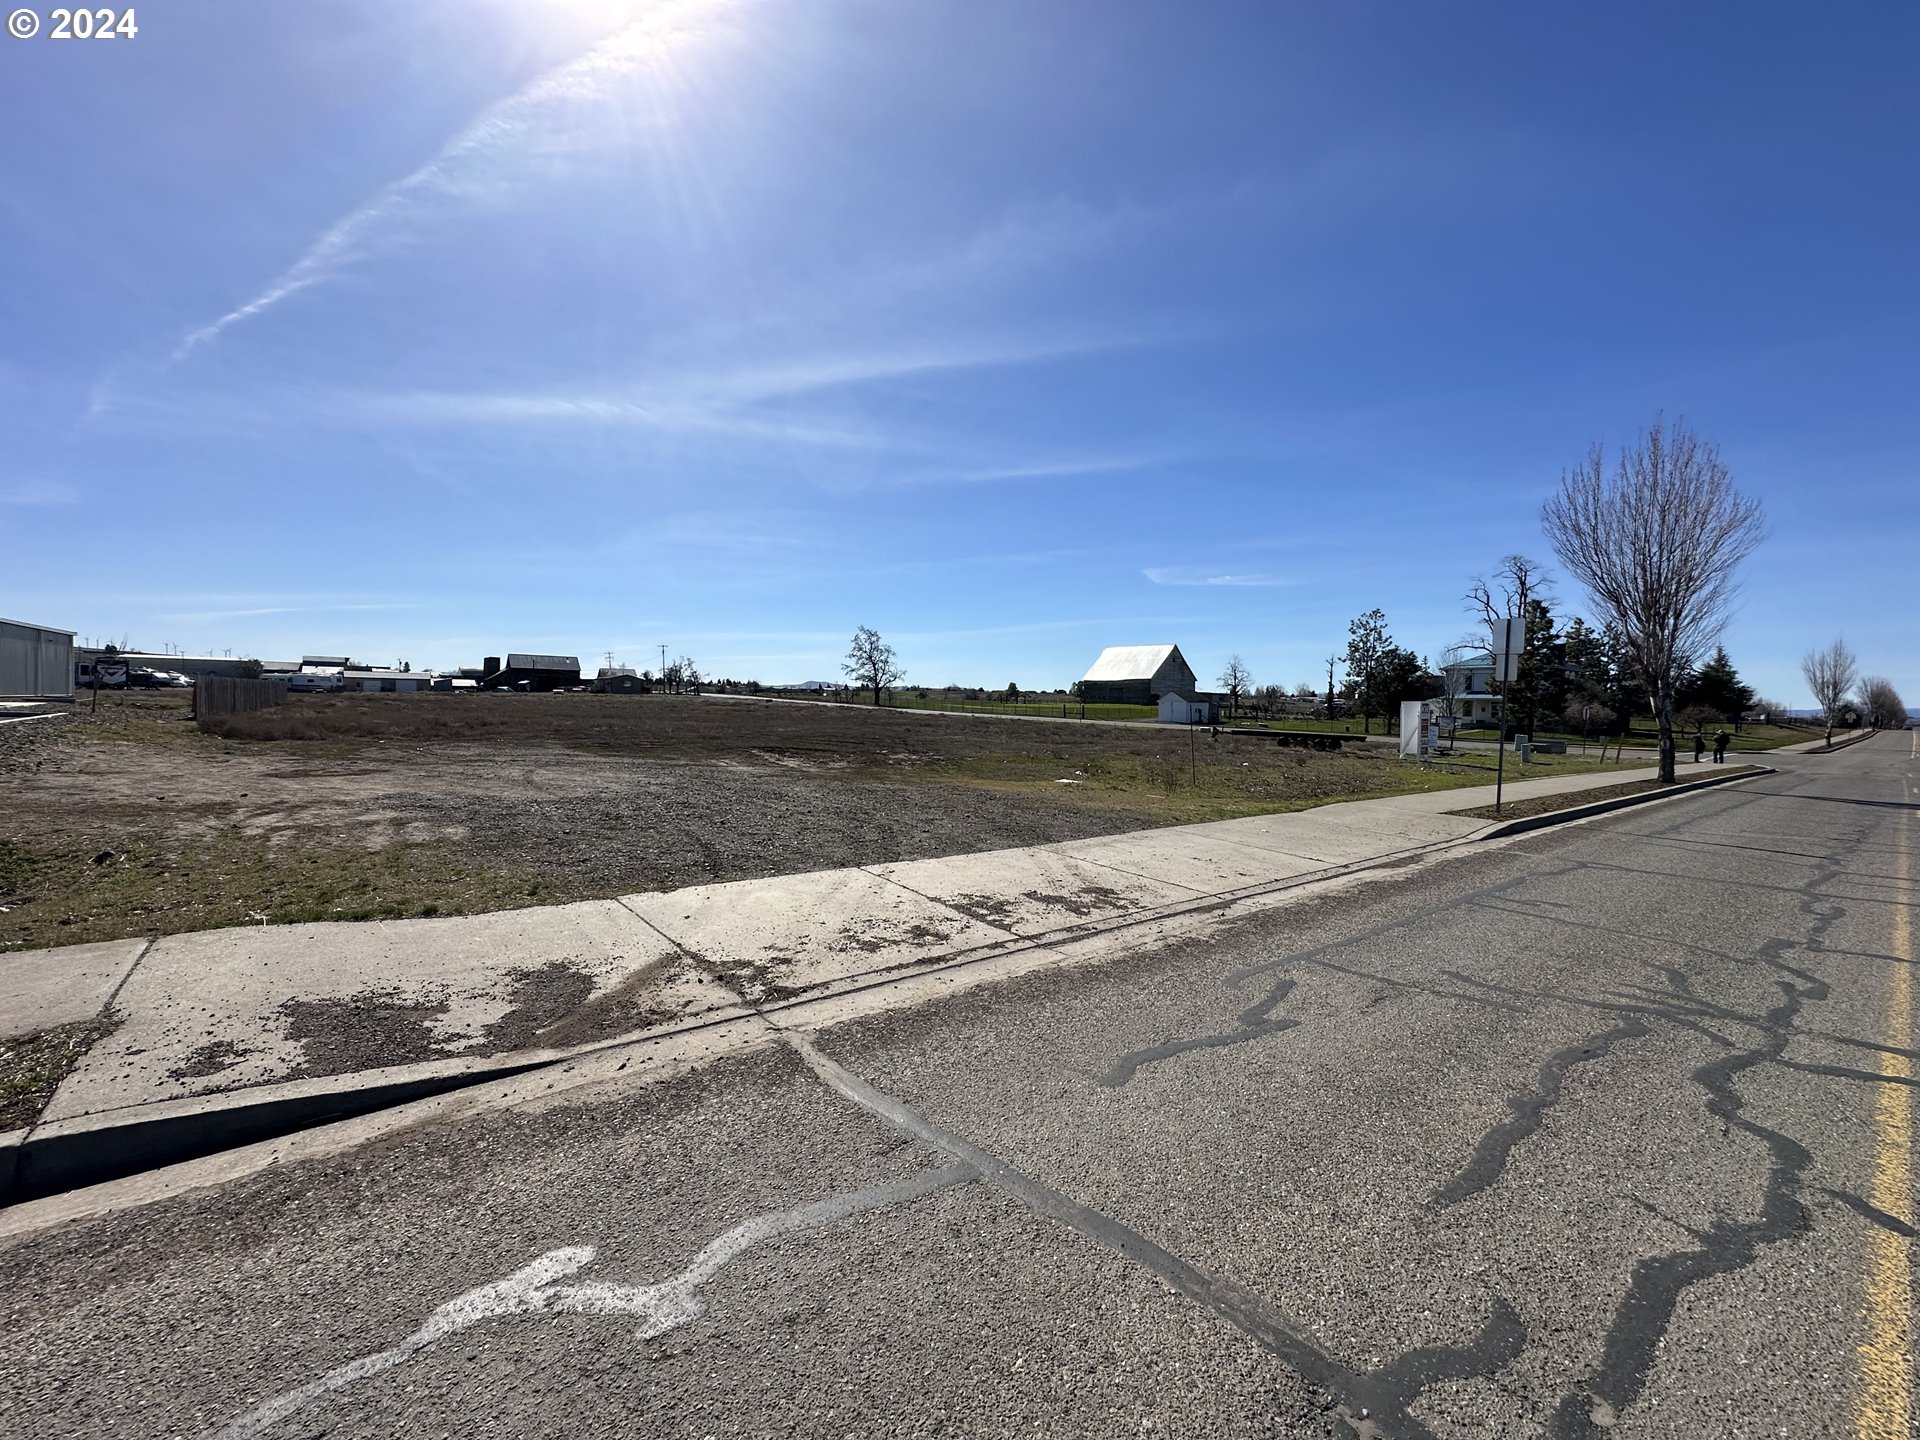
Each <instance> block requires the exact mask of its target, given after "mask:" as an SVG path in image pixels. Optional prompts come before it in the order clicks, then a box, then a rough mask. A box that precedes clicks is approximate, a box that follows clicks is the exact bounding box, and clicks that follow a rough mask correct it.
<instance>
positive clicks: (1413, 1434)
mask: <svg viewBox="0 0 1920 1440" xmlns="http://www.w3.org/2000/svg"><path fill="white" fill-rule="evenodd" d="M767 1023H768V1024H769V1025H773V1026H774V1028H775V1029H776V1030H778V1031H779V1033H780V1035H781V1037H782V1038H783V1039H785V1040H786V1041H787V1043H788V1044H790V1045H791V1046H793V1048H794V1050H795V1051H796V1052H797V1053H798V1054H799V1055H800V1057H801V1059H803V1060H804V1061H805V1062H806V1063H807V1065H808V1066H809V1068H811V1069H812V1070H813V1072H814V1074H815V1075H817V1076H819V1078H820V1079H821V1081H822V1082H823V1083H825V1084H826V1085H827V1086H828V1088H830V1089H832V1090H834V1091H835V1092H836V1093H838V1094H839V1095H841V1096H843V1097H844V1098H846V1099H847V1100H850V1101H852V1102H853V1103H854V1104H856V1105H858V1106H860V1107H861V1108H862V1109H864V1110H867V1111H869V1112H871V1113H872V1114H874V1115H877V1116H879V1117H880V1118H881V1119H882V1120H885V1121H886V1122H887V1123H888V1124H890V1125H892V1126H894V1127H895V1128H896V1129H898V1130H900V1131H902V1132H904V1133H905V1134H908V1135H910V1136H912V1137H914V1138H915V1139H917V1140H920V1141H922V1142H923V1143H925V1144H928V1145H931V1146H933V1147H934V1148H935V1149H938V1150H942V1151H944V1152H946V1153H947V1154H948V1155H951V1156H952V1157H953V1158H954V1159H955V1160H958V1161H960V1162H961V1163H962V1164H963V1165H967V1166H970V1167H972V1169H973V1170H974V1171H976V1172H977V1173H978V1174H979V1176H980V1178H981V1179H982V1180H984V1181H985V1182H986V1183H987V1184H989V1185H992V1186H993V1187H994V1188H996V1189H998V1190H1000V1191H1001V1192H1002V1193H1004V1194H1006V1195H1008V1196H1011V1197H1012V1198H1013V1199H1015V1200H1017V1201H1019V1202H1020V1203H1021V1204H1023V1205H1025V1206H1026V1207H1027V1208H1028V1209H1029V1210H1031V1211H1033V1212H1034V1213H1035V1214H1037V1215H1042V1216H1045V1217H1046V1218H1048V1219H1050V1220H1053V1221H1055V1222H1057V1223H1058V1224H1061V1225H1064V1226H1065V1227H1066V1228H1068V1229H1069V1230H1072V1231H1074V1232H1075V1233H1076V1234H1079V1235H1081V1236H1082V1237H1084V1238H1086V1239H1088V1240H1091V1241H1093V1242H1094V1243H1096V1244H1098V1245H1100V1246H1102V1247H1103V1248H1105V1249H1108V1250H1111V1251H1113V1252H1115V1253H1116V1254H1118V1255H1121V1256H1122V1257H1124V1258H1125V1259H1127V1260H1130V1261H1132V1262H1133V1263H1134V1264H1136V1265H1140V1266H1142V1267H1143V1268H1145V1269H1147V1270H1148V1271H1150V1272H1152V1273H1153V1274H1154V1275H1157V1276H1158V1277H1159V1278H1160V1279H1161V1280H1162V1281H1164V1282H1165V1283H1166V1284H1167V1285H1168V1286H1169V1287H1171V1288H1172V1289H1173V1290H1175V1291H1177V1292H1178V1293H1180V1294H1182V1295H1185V1296H1186V1297H1187V1298H1188V1299H1190V1300H1193V1301H1195V1302H1196V1303H1198V1304H1200V1305H1201V1306H1203V1307H1205V1308H1206V1309H1207V1310H1209V1311H1210V1312H1212V1313H1213V1314H1214V1315H1215V1316H1217V1317H1219V1318H1220V1319H1221V1320H1224V1321H1225V1322H1226V1323H1227V1324H1229V1325H1231V1326H1233V1327H1234V1328H1235V1329H1236V1330H1238V1331H1239V1332H1240V1333H1241V1334H1243V1335H1245V1336H1246V1337H1247V1338H1248V1339H1250V1340H1252V1341H1254V1342H1255V1343H1256V1344H1258V1345H1259V1346H1261V1348H1263V1349H1265V1350H1267V1351H1268V1352H1269V1353H1271V1354H1272V1355H1274V1356H1276V1357H1277V1358H1279V1359H1280V1360H1281V1361H1283V1362H1284V1363H1285V1364H1286V1365H1288V1366H1289V1367H1290V1368H1291V1369H1292V1370H1294V1371H1295V1372H1296V1373H1297V1374H1299V1375H1300V1376H1302V1377H1303V1378H1304V1379H1306V1380H1307V1381H1308V1382H1309V1383H1311V1384H1313V1385H1315V1386H1317V1387H1318V1388H1319V1389H1320V1390H1321V1391H1322V1392H1324V1393H1325V1394H1326V1395H1328V1396H1329V1397H1331V1398H1332V1400H1333V1402H1334V1403H1333V1406H1332V1407H1331V1408H1333V1409H1334V1411H1335V1412H1336V1413H1337V1414H1338V1415H1339V1416H1340V1418H1341V1419H1342V1421H1343V1422H1344V1423H1345V1424H1346V1425H1347V1427H1348V1429H1349V1430H1351V1431H1352V1433H1353V1435H1354V1437H1355V1440H1389V1437H1391V1440H1439V1437H1438V1436H1436V1435H1435V1433H1434V1432H1433V1431H1432V1430H1430V1429H1428V1428H1427V1426H1426V1425H1424V1424H1423V1423H1422V1422H1421V1421H1420V1420H1418V1419H1417V1418H1415V1417H1414V1415H1413V1414H1412V1413H1411V1411H1412V1407H1413V1406H1414V1405H1415V1404H1416V1403H1418V1401H1419V1399H1420V1397H1421V1395H1422V1394H1423V1393H1425V1391H1427V1390H1428V1389H1430V1388H1431V1387H1432V1386H1434V1385H1436V1384H1438V1383H1440V1382H1442V1381H1445V1380H1460V1379H1467V1378H1471V1377H1472V1376H1476V1375H1483V1374H1490V1373H1492V1372H1493V1371H1495V1370H1499V1369H1501V1368H1503V1367H1504V1366H1506V1365H1509V1364H1511V1363H1512V1362H1513V1361H1514V1360H1516V1359H1518V1358H1519V1355H1520V1352H1521V1351H1522V1350H1523V1349H1524V1348H1525V1345H1526V1338H1527V1334H1526V1325H1525V1323H1524V1322H1523V1321H1522V1320H1521V1318H1520V1316H1519V1313H1518V1312H1517V1311H1515V1310H1514V1308H1513V1307H1512V1306H1511V1305H1510V1304H1509V1303H1508V1302H1507V1300H1506V1299H1505V1298H1504V1297H1502V1296H1498V1295H1496V1296H1495V1297H1494V1300H1493V1304H1492V1307H1491V1312H1490V1313H1489V1314H1488V1316H1487V1318H1486V1320H1485V1321H1484V1322H1482V1324H1481V1325H1480V1328H1479V1329H1478V1330H1477V1331H1476V1332H1475V1333H1474V1336H1473V1338H1472V1339H1470V1340H1469V1341H1467V1343H1466V1344H1464V1345H1457V1346H1432V1347H1422V1348H1416V1349H1413V1350H1408V1351H1406V1352H1405V1353H1403V1354H1401V1355H1398V1356H1396V1357H1394V1358H1393V1359H1391V1360H1388V1361H1387V1362H1385V1363H1384V1364H1382V1365H1379V1366H1376V1367H1375V1368H1373V1369H1371V1370H1354V1369H1351V1368H1350V1367H1348V1366H1347V1365H1345V1364H1343V1363H1342V1362H1341V1361H1340V1360H1338V1359H1337V1358H1335V1356H1334V1355H1333V1353H1332V1352H1331V1351H1330V1350H1329V1349H1328V1348H1327V1347H1326V1345H1325V1344H1323V1343H1322V1342H1321V1341H1320V1340H1318V1339H1317V1338H1315V1337H1314V1336H1313V1335H1312V1334H1310V1333H1309V1332H1308V1331H1307V1330H1306V1329H1304V1328H1303V1327H1301V1326H1300V1325H1298V1324H1296V1323H1294V1322H1293V1321H1291V1320H1289V1319H1288V1318H1287V1317H1286V1316H1285V1315H1283V1314H1282V1313H1281V1312H1280V1310H1279V1309H1278V1308H1277V1307H1275V1306H1274V1305H1273V1304H1272V1303H1270V1302H1269V1301H1267V1300H1264V1299H1262V1298H1261V1297H1260V1296H1258V1295H1255V1294H1254V1293H1253V1292H1252V1291H1250V1290H1247V1289H1245V1288H1244V1287H1242V1286H1240V1285H1237V1284H1235V1283H1234V1282H1233V1281H1231V1280H1228V1279H1225V1278H1223V1277H1221V1276H1217V1275H1213V1274H1210V1273H1209V1272H1208V1271H1206V1270H1204V1269H1202V1268H1201V1267H1200V1266H1198V1265H1195V1264H1193V1263H1192V1262H1191V1261H1189V1260H1186V1259H1183V1258H1182V1257H1180V1256H1179V1255H1176V1254H1174V1253H1173V1252H1172V1251H1171V1250H1168V1249H1166V1248H1165V1247H1164V1246H1161V1245H1159V1244H1156V1243H1155V1242H1154V1241H1152V1240H1150V1239H1148V1238H1147V1237H1146V1236H1145V1235H1142V1234H1141V1233H1140V1232H1139V1231H1137V1230H1134V1229H1132V1228H1131V1227H1129V1226H1127V1225H1125V1224H1123V1223H1121V1222H1120V1221H1118V1220H1115V1219H1114V1218H1113V1217H1111V1216H1109V1215H1106V1214H1104V1213H1102V1212H1101V1211H1098V1210H1095V1209H1093V1208H1092V1207H1091V1206H1088V1205H1083V1204H1081V1203H1080V1202H1079V1201H1077V1200H1074V1199H1072V1198H1070V1197H1068V1196H1067V1195H1065V1194H1063V1193H1061V1192H1060V1191H1058V1190H1055V1189H1054V1188H1053V1187H1052V1186H1050V1185H1047V1184H1045V1183H1044V1182H1043V1181H1040V1180H1036V1179H1035V1178H1033V1177H1032V1176H1031V1175H1028V1174H1027V1173H1026V1172H1025V1171H1022V1170H1018V1169H1016V1168H1015V1167H1014V1166H1012V1165H1011V1164H1009V1163H1008V1162H1007V1161H1005V1160H1003V1159H1001V1158H1000V1157H999V1156H997V1155H995V1154H993V1153H992V1152H991V1151H988V1150H985V1149H982V1148H981V1147H980V1146H978V1145H976V1144H974V1143H973V1142H972V1141H970V1140H968V1139H966V1138H964V1137H963V1136H961V1135H958V1134H956V1133H955V1132H953V1131H951V1130H948V1129H946V1128H945V1127H944V1126H941V1125H938V1124H936V1123H934V1122H933V1121H931V1120H928V1119H927V1118H926V1117H924V1116H922V1115H920V1114H919V1113H918V1112H916V1111H914V1110H912V1109H910V1108H909V1107H908V1106H907V1105H905V1104H904V1103H902V1102H901V1101H899V1100H897V1099H895V1098H894V1097H893V1096H891V1095H888V1094H887V1093H885V1092H884V1091H882V1090H880V1089H878V1088H876V1087H875V1086H873V1085H871V1084H869V1083H868V1082H867V1081H865V1080H863V1079H861V1078H860V1077H859V1076H857V1075H855V1074H853V1073H852V1072H851V1071H849V1070H847V1069H846V1068H844V1067H843V1066H841V1065H840V1064H839V1063H838V1062H836V1061H834V1060H833V1059H831V1058H830V1057H829V1056H827V1055H826V1054H824V1053H823V1052H822V1051H821V1050H820V1049H818V1048H817V1047H816V1046H815V1045H814V1044H813V1042H812V1040H810V1039H809V1038H808V1037H807V1036H805V1035H802V1034H800V1033H798V1032H797V1031H793V1030H786V1029H782V1028H780V1027H779V1026H778V1025H775V1024H774V1022H773V1021H772V1020H770V1019H769V1020H768V1022H767Z"/></svg>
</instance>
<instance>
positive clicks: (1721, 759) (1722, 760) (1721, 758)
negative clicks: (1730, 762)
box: [1713, 730, 1733, 765]
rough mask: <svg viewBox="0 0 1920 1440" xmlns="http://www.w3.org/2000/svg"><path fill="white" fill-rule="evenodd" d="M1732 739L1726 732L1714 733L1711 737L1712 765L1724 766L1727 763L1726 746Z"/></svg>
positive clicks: (1718, 731)
mask: <svg viewBox="0 0 1920 1440" xmlns="http://www.w3.org/2000/svg"><path fill="white" fill-rule="evenodd" d="M1732 739H1733V737H1732V736H1731V735H1729V734H1727V732H1726V731H1724V730H1717V731H1715V732H1714V736H1713V763H1714V764H1716V765H1724V764H1726V763H1727V744H1728V742H1729V741H1731V740H1732Z"/></svg>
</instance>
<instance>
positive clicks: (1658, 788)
mask: <svg viewBox="0 0 1920 1440" xmlns="http://www.w3.org/2000/svg"><path fill="white" fill-rule="evenodd" d="M1765 769H1766V767H1765V766H1762V765H1740V766H1736V767H1734V768H1732V769H1728V770H1726V771H1724V772H1721V773H1717V774H1714V775H1709V776H1699V775H1689V776H1688V777H1687V778H1686V779H1685V780H1681V781H1676V782H1675V783H1674V784H1672V785H1663V784H1661V783H1660V782H1659V781H1658V780H1634V781H1629V782H1628V783H1627V784H1624V785H1606V786H1602V787H1600V788H1598V789H1594V790H1568V791H1563V792H1562V793H1560V794H1558V795H1532V796H1528V797H1527V798H1525V799H1522V800H1509V801H1507V802H1506V803H1505V804H1504V805H1502V806H1501V807H1500V809H1499V810H1498V811H1497V812H1496V811H1495V810H1494V808H1493V806H1491V805H1476V806H1475V807H1474V808H1473V809H1471V810H1449V811H1448V812H1447V813H1448V814H1449V815H1463V816H1465V817H1467V818H1468V819H1470V820H1525V819H1527V818H1529V817H1530V816H1534V815H1551V814H1553V813H1554V812H1555V811H1558V810H1576V809H1579V808H1580V807H1581V806H1583V805H1598V804H1601V803H1603V802H1605V801H1608V800H1626V799H1630V798H1631V797H1633V796H1636V795H1652V794H1656V793H1659V792H1663V791H1664V792H1670V793H1672V794H1675V795H1684V794H1686V793H1687V791H1688V790H1690V789H1693V788H1695V784H1696V782H1698V781H1700V780H1705V779H1710V780H1731V779H1733V778H1734V777H1736V776H1740V775H1759V774H1763V773H1764V772H1765Z"/></svg>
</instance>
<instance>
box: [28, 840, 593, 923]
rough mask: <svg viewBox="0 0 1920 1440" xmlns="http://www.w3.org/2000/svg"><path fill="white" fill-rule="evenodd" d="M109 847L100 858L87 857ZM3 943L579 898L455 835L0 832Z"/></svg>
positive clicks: (388, 915)
mask: <svg viewBox="0 0 1920 1440" xmlns="http://www.w3.org/2000/svg"><path fill="white" fill-rule="evenodd" d="M100 855H109V856H110V858H108V859H105V860H103V861H101V862H100V863H98V864H96V863H94V862H95V857H96V856H100ZM0 876H4V877H6V878H5V879H4V880H0V951H4V950H23V949H37V948H39V947H42V946H50V945H78V944H83V943H87V942H90V941H95V940H119V939H125V938H127V937H129V936H139V935H173V934H178V933H180V932H183V931H188V930H212V929H218V928H220V927H222V926H227V925H247V924H269V925H290V924H297V923H301V922H305V921H316V920H390V919H402V918H407V917H412V916H426V915H439V914H443V913H447V914H471V913H475V912H478V911H483V910H502V909H510V908H512V907H514V906H519V905H528V904H544V903H549V902H557V901H562V900H570V899H574V898H578V897H576V896H574V895H572V894H565V893H557V892H555V890H554V889H553V883H552V881H551V880H550V879H544V880H543V879H542V878H540V877H538V876H535V875H533V874H532V873H531V872H530V871H528V870H525V869H522V868H518V867H514V866H509V865H505V864H501V863H497V862H495V863H488V862H485V861H480V860H476V859H475V858H474V857H473V856H471V855H469V854H466V853H464V852H463V851H462V850H461V849H460V848H459V847H458V846H453V845H447V844H438V845H432V844H429V845H413V844H405V843H402V844H393V845H387V846H383V847H381V848H379V849H365V848H361V847H357V846H349V845H337V844H327V843H320V842H315V841H312V840H307V839H301V838H299V837H293V836H283V837H281V838H280V839H279V840H278V842H275V841H271V840H269V839H267V838H266V837H261V836H242V835H234V834H232V833H228V834H224V835H221V836H218V837H215V838H210V839H183V838H178V837H175V838H170V839H159V838H152V837H145V838H140V839H135V840H132V841H130V842H127V843H126V844H125V847H124V848H122V849H116V850H113V851H111V852H108V851H102V850H100V849H98V848H97V846H96V845H95V844H94V843H92V842H88V843H86V844H67V845H62V846H54V847H48V848H44V849H33V848H29V847H27V846H25V845H23V844H21V843H18V842H16V843H14V844H12V845H8V844H4V843H0Z"/></svg>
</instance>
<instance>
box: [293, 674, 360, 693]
mask: <svg viewBox="0 0 1920 1440" xmlns="http://www.w3.org/2000/svg"><path fill="white" fill-rule="evenodd" d="M345 685H346V682H345V681H344V680H342V679H341V678H340V677H339V676H338V675H316V674H312V673H309V672H306V671H301V672H298V673H295V674H292V675H289V676H287V693H288V694H296V693H298V692H301V691H306V692H308V693H316V692H317V693H324V694H332V693H334V692H335V691H337V690H340V689H343V688H344V687H345Z"/></svg>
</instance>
